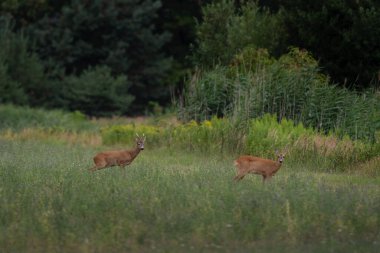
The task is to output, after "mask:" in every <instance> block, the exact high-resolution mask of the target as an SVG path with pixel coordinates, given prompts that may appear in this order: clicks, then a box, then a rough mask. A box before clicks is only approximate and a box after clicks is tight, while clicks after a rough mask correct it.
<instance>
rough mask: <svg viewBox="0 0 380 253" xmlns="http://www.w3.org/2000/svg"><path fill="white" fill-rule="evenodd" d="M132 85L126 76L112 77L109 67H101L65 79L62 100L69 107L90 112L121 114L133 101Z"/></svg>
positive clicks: (86, 112) (103, 114)
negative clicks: (130, 91)
mask: <svg viewBox="0 0 380 253" xmlns="http://www.w3.org/2000/svg"><path fill="white" fill-rule="evenodd" d="M129 87H130V83H129V82H128V81H127V78H126V76H124V75H120V76H117V77H113V76H112V75H111V69H110V68H108V67H106V66H98V67H95V68H90V69H88V70H87V71H84V73H83V74H82V75H81V76H79V77H76V76H70V77H67V78H66V79H65V80H64V81H63V87H62V88H63V91H62V99H63V101H64V104H65V105H66V106H67V108H69V109H70V110H80V111H82V112H83V113H85V114H87V115H93V116H109V115H120V114H123V113H125V112H126V111H127V110H128V108H129V106H130V105H131V102H132V101H133V96H132V95H130V94H129V93H128V89H129Z"/></svg>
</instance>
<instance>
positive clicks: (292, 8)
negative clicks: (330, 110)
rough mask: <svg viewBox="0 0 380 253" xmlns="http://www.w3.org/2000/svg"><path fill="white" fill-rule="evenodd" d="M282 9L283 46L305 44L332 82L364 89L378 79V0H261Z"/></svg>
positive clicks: (379, 54) (271, 6) (379, 19)
mask: <svg viewBox="0 0 380 253" xmlns="http://www.w3.org/2000/svg"><path fill="white" fill-rule="evenodd" d="M261 2H262V5H264V6H265V5H266V6H268V7H269V8H270V9H272V10H273V11H276V10H277V9H280V10H281V19H282V22H283V24H284V28H285V30H286V35H287V40H286V46H288V45H291V46H297V47H301V48H306V49H307V50H309V51H310V52H311V53H312V54H313V55H314V56H315V57H317V58H318V60H320V64H321V66H322V67H323V69H324V71H325V73H328V74H329V75H330V76H331V77H332V79H333V81H334V82H335V83H340V84H342V85H345V86H346V87H352V86H355V87H356V88H359V89H363V88H366V87H369V86H372V87H373V86H377V87H379V86H378V85H379V82H380V76H379V74H380V72H379V71H380V48H379V46H378V45H379V41H380V2H379V1H376V0H361V1H355V0H320V1H303V0H295V1H281V0H271V1H261Z"/></svg>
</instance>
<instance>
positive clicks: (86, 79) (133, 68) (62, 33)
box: [0, 0, 380, 116]
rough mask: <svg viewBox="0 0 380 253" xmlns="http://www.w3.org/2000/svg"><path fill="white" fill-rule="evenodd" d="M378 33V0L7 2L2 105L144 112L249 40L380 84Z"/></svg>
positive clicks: (345, 77) (339, 76)
mask: <svg viewBox="0 0 380 253" xmlns="http://www.w3.org/2000/svg"><path fill="white" fill-rule="evenodd" d="M252 5H255V6H257V7H258V8H252V7H250V6H252ZM223 8H224V9H223ZM258 17H259V18H258ZM378 41H380V4H379V3H378V2H376V1H373V0H364V1H360V2H359V1H354V0H347V1H343V0H323V1H315V2H310V1H301V0H300V1H280V0H271V1H232V0H219V1H211V0H209V1H202V0H184V1H174V0H172V1H169V0H161V1H160V0H70V1H62V0H59V1H53V0H38V1H37V0H31V1H21V0H3V1H2V2H1V3H0V103H13V104H18V105H28V106H37V107H46V108H63V109H67V110H79V111H82V112H84V113H86V114H87V115H92V116H108V115H114V114H120V115H126V114H129V115H130V114H141V113H145V112H146V111H147V110H152V108H151V107H155V106H158V107H161V106H163V107H165V106H168V105H169V104H170V102H171V97H172V95H173V94H174V95H176V94H178V92H180V91H181V87H183V84H184V82H187V81H186V80H187V79H188V78H187V76H188V75H189V73H190V72H192V71H193V70H194V69H195V68H201V69H207V68H213V67H214V66H216V65H218V64H222V65H229V64H233V59H234V56H235V55H236V54H237V53H239V52H241V51H242V50H244V48H246V47H247V46H251V47H255V48H265V49H267V50H268V52H269V53H270V55H271V56H273V57H280V56H281V55H283V54H285V53H286V52H287V51H288V49H289V47H293V46H296V47H299V48H304V49H306V50H308V51H309V52H310V53H311V54H312V55H313V56H314V57H315V58H316V59H317V60H318V61H319V63H320V67H321V69H322V71H323V72H324V73H326V74H328V75H329V76H330V78H331V80H332V81H333V83H335V84H338V85H340V86H345V87H348V88H351V89H366V88H369V87H376V86H377V85H378V82H379V80H378V78H379V77H378V75H379V70H380V48H379V47H378Z"/></svg>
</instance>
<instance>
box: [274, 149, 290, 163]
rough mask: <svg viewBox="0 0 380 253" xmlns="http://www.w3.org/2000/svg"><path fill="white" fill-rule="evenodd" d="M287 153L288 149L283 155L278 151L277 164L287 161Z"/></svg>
mask: <svg viewBox="0 0 380 253" xmlns="http://www.w3.org/2000/svg"><path fill="white" fill-rule="evenodd" d="M287 151H288V149H286V151H284V152H283V153H279V152H278V151H276V156H277V162H279V163H282V162H283V161H284V160H285V155H286V153H287Z"/></svg>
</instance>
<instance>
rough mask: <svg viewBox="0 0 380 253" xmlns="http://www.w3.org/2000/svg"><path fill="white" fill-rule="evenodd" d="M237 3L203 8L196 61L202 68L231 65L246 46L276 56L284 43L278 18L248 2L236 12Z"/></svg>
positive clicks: (220, 2)
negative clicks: (264, 49)
mask: <svg viewBox="0 0 380 253" xmlns="http://www.w3.org/2000/svg"><path fill="white" fill-rule="evenodd" d="M234 2H235V1H231V0H223V1H216V2H215V1H214V2H213V3H211V4H208V5H206V6H204V7H203V9H202V12H203V13H202V14H203V20H202V23H199V24H198V25H197V27H196V34H197V44H198V45H197V46H198V47H197V49H196V50H195V51H194V56H193V58H194V61H195V64H196V65H199V66H201V67H202V68H209V67H213V66H215V65H217V64H221V65H224V66H225V65H228V64H229V63H230V62H231V60H232V59H233V57H234V56H235V55H236V54H238V53H239V52H240V51H242V50H244V48H246V47H247V46H249V47H255V48H266V49H268V50H269V51H270V52H271V53H276V52H277V51H278V48H279V47H280V45H281V43H282V40H284V33H283V32H282V31H283V27H282V24H281V23H280V20H279V18H278V16H277V15H273V14H270V13H269V12H268V11H267V10H265V9H261V8H259V7H258V5H257V4H256V3H253V2H248V1H246V2H245V3H244V4H242V6H241V8H236V7H235V4H234Z"/></svg>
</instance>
